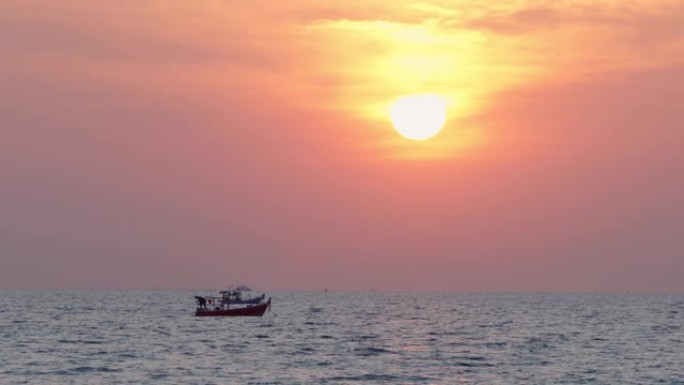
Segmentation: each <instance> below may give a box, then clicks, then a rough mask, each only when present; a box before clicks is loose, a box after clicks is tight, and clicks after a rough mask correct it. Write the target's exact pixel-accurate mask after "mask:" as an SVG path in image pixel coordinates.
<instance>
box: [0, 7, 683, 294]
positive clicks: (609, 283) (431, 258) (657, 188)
mask: <svg viewBox="0 0 684 385" xmlns="http://www.w3.org/2000/svg"><path fill="white" fill-rule="evenodd" d="M0 9H2V12H0V47H2V50H1V51H0V58H1V59H2V60H0V83H1V84H2V87H0V181H1V183H2V184H1V189H0V213H1V214H2V216H1V217H0V289H32V288H37V289H201V288H220V287H225V286H226V285H228V284H239V283H246V284H248V285H249V286H251V287H253V288H254V290H256V291H260V292H261V291H267V290H269V291H301V290H313V291H319V290H323V289H325V288H328V289H329V290H333V291H340V290H344V291H348V290H368V289H376V290H381V291H485V292H492V291H494V292H508V291H515V292H521V291H534V292H566V291H569V292H684V279H682V277H684V234H683V233H682V229H684V178H682V172H681V168H682V165H684V151H682V148H684V3H683V2H681V1H679V0H653V1H645V0H627V1H621V2H614V1H609V0H599V1H586V0H574V1H567V2H558V3H555V2H554V3H551V2H549V3H545V2H537V1H532V0H529V1H518V2H514V3H510V4H508V3H507V4H492V3H491V2H487V1H484V0H477V1H467V0H452V1H448V0H441V1H437V0H434V1H431V0H425V1H420V0H419V1H399V2H397V1H389V0H373V1H370V2H368V1H359V0H353V1H350V2H345V3H344V5H342V4H329V3H328V2H324V1H320V0H304V1H301V2H297V3H296V4H294V3H293V4H290V3H287V2H279V3H272V2H267V1H262V0H257V1H253V2H250V3H249V4H248V5H246V4H244V3H240V2H237V1H230V0H226V1H220V0H211V1H206V2H201V3H198V2H192V1H189V0H171V1H165V2H156V1H149V0H140V1H133V2H105V1H86V0H63V1H59V2H43V1H38V0H6V1H4V2H3V4H2V5H1V6H0ZM422 92H429V93H435V94H438V95H441V96H443V97H444V99H445V100H447V101H448V103H449V110H448V114H447V119H446V124H445V126H444V127H443V129H442V131H441V132H440V133H439V134H437V135H436V136H435V137H433V138H431V139H429V140H425V141H412V140H408V139H406V138H404V137H402V136H400V135H398V134H397V132H396V131H395V130H394V129H393V127H392V124H391V122H390V120H389V116H388V110H389V107H390V105H391V103H392V101H393V100H395V99H396V98H397V97H399V96H401V95H405V94H412V93H422Z"/></svg>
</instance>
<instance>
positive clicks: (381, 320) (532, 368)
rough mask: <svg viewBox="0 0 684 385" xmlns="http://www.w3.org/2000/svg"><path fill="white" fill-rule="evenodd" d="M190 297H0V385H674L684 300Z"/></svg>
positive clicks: (683, 371)
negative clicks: (231, 309) (267, 301)
mask: <svg viewBox="0 0 684 385" xmlns="http://www.w3.org/2000/svg"><path fill="white" fill-rule="evenodd" d="M203 294H206V292H202V291H197V292H191V291H139V292H135V291H102V292H98V291H1V292H0V296H1V297H0V384H2V385H5V384H31V385H40V384H91V385H92V384H198V385H200V384H201V385H206V384H248V385H249V384H252V385H266V384H269V385H271V384H445V385H446V384H491V385H494V384H540V385H541V384H544V385H548V384H616V385H617V384H620V385H625V384H667V385H684V329H683V325H684V294H657V295H656V294H653V295H646V294H555V293H554V294H548V293H524V294H519V293H509V294H506V293H391V292H377V291H376V292H323V291H321V292H275V293H266V295H267V297H269V296H270V297H272V305H271V308H270V310H269V311H268V312H266V313H265V314H264V316H263V317H227V318H221V317H216V318H203V317H194V316H193V312H194V309H195V300H194V295H203ZM257 294H261V292H255V293H254V295H257Z"/></svg>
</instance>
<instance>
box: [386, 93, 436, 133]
mask: <svg viewBox="0 0 684 385" xmlns="http://www.w3.org/2000/svg"><path fill="white" fill-rule="evenodd" d="M446 115H447V103H446V101H445V100H444V99H443V98H442V97H440V96H439V95H435V94H411V95H406V96H402V97H400V98H398V99H397V100H396V101H395V102H394V103H393V104H392V108H391V110H390V118H391V120H392V125H393V126H394V129H395V130H397V132H399V134H401V135H402V136H403V137H405V138H408V139H412V140H425V139H430V138H432V137H433V136H435V135H437V134H438V133H439V132H440V131H441V130H442V127H444V122H445V121H446Z"/></svg>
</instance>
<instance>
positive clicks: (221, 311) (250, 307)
mask: <svg viewBox="0 0 684 385" xmlns="http://www.w3.org/2000/svg"><path fill="white" fill-rule="evenodd" d="M234 293H236V292H234V291H231V290H224V291H221V292H220V294H221V296H220V297H217V296H207V297H200V296H195V299H196V300H197V309H196V310H195V316H197V317H236V316H254V317H261V316H263V315H264V313H265V312H266V310H267V309H268V308H269V307H270V306H271V298H269V299H268V301H265V298H266V295H265V294H264V295H261V296H260V297H256V298H253V299H249V300H240V302H237V303H236V302H233V299H234V298H238V299H239V298H240V296H239V295H237V296H236V295H235V294H234Z"/></svg>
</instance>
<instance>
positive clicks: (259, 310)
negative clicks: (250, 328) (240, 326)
mask: <svg viewBox="0 0 684 385" xmlns="http://www.w3.org/2000/svg"><path fill="white" fill-rule="evenodd" d="M270 306H271V299H270V298H269V299H268V301H266V302H264V303H261V304H259V305H253V306H246V307H235V308H232V309H231V308H222V307H218V306H217V307H216V308H214V309H205V308H197V310H196V311H195V316H197V317H239V316H251V317H261V316H263V315H264V313H265V312H266V309H268V308H269V307H270Z"/></svg>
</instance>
